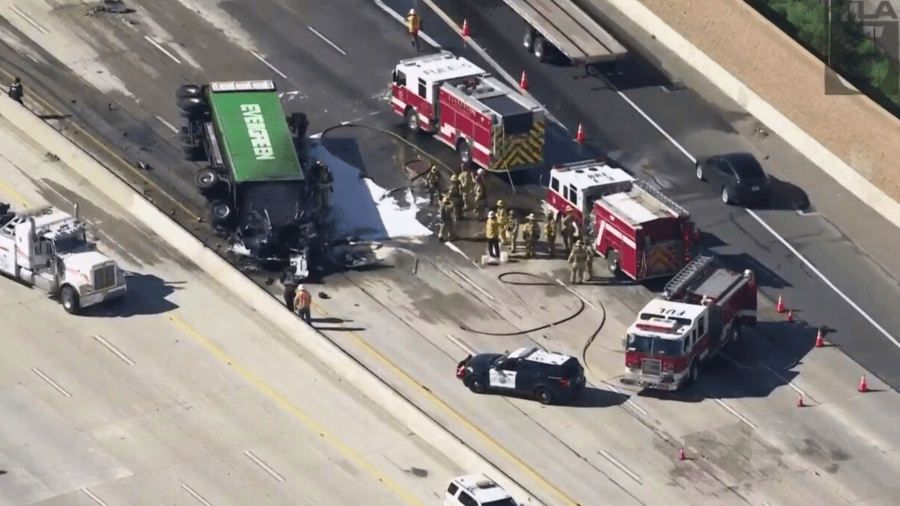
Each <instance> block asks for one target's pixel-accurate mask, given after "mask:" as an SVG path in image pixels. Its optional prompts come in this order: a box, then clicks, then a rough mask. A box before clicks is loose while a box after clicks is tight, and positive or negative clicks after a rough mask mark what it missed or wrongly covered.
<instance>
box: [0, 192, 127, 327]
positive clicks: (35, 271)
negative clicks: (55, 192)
mask: <svg viewBox="0 0 900 506" xmlns="http://www.w3.org/2000/svg"><path fill="white" fill-rule="evenodd" d="M0 272H2V273H3V274H5V275H6V276H9V277H11V278H13V279H16V280H19V281H22V282H24V283H26V284H28V285H31V286H35V287H37V288H40V289H41V290H44V291H45V292H47V293H49V294H50V295H51V296H54V297H59V299H60V302H62V305H63V308H65V310H66V312H68V313H71V314H78V313H80V312H81V310H82V309H84V308H86V307H89V306H93V305H96V304H100V303H102V302H105V301H109V300H114V299H120V298H122V297H124V296H125V291H126V285H125V273H124V271H122V269H120V268H119V266H118V265H117V264H116V262H115V260H112V259H111V258H109V257H108V256H106V255H104V254H103V253H100V252H99V251H97V245H96V244H95V243H93V242H89V241H88V240H87V233H86V229H85V226H84V223H82V222H81V221H80V220H79V219H78V205H77V204H76V205H75V215H74V216H72V215H70V214H68V213H65V212H63V211H61V210H59V209H56V208H54V207H43V208H39V209H34V210H30V211H24V212H20V213H14V212H9V206H8V205H6V204H0Z"/></svg>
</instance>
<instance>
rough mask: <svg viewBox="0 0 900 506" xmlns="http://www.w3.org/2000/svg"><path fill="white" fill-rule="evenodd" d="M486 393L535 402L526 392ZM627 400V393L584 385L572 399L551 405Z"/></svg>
mask: <svg viewBox="0 0 900 506" xmlns="http://www.w3.org/2000/svg"><path fill="white" fill-rule="evenodd" d="M486 395H493V396H497V397H507V398H511V399H521V400H525V401H532V402H535V403H537V402H538V401H537V399H535V398H534V397H532V396H530V395H526V394H513V393H508V392H499V391H491V392H488V393H487V394H486ZM627 400H628V395H625V394H621V393H618V392H613V391H610V390H605V389H602V388H594V387H592V386H585V387H584V390H582V391H581V393H580V394H579V395H578V397H577V398H576V399H574V400H569V401H563V400H560V401H554V402H553V403H552V404H551V406H561V407H571V408H610V407H614V406H618V405H620V404H623V403H624V402H625V401H627Z"/></svg>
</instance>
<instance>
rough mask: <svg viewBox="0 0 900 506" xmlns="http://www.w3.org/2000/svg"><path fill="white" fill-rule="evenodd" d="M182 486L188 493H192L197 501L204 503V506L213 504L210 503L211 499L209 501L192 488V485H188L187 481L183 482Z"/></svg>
mask: <svg viewBox="0 0 900 506" xmlns="http://www.w3.org/2000/svg"><path fill="white" fill-rule="evenodd" d="M181 488H182V489H183V490H184V491H185V492H187V493H188V494H191V497H193V498H194V499H196V500H197V502H199V503H200V504H202V505H203V506H213V505H212V503H210V502H209V501H207V500H206V499H204V498H203V496H202V495H200V494H198V493H197V492H196V491H195V490H194V489H192V488H191V487H189V486H188V485H187V483H182V484H181Z"/></svg>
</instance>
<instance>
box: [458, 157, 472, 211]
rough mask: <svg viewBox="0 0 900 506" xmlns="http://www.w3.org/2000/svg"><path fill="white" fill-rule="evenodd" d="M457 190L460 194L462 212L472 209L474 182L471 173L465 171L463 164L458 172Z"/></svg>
mask: <svg viewBox="0 0 900 506" xmlns="http://www.w3.org/2000/svg"><path fill="white" fill-rule="evenodd" d="M459 190H460V192H462V205H463V206H462V208H463V211H469V210H472V209H474V207H475V204H474V202H473V200H474V199H473V197H474V194H473V191H474V190H475V181H473V180H472V173H470V172H469V171H468V169H466V164H463V165H462V167H461V168H460V171H459Z"/></svg>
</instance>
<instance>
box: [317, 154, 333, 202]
mask: <svg viewBox="0 0 900 506" xmlns="http://www.w3.org/2000/svg"><path fill="white" fill-rule="evenodd" d="M316 166H317V168H318V172H319V174H318V177H317V178H316V179H317V181H316V186H317V188H316V189H317V196H318V199H319V202H318V204H319V209H320V210H322V211H324V210H325V209H327V208H328V206H329V205H331V202H330V199H329V196H330V194H331V193H334V187H333V186H332V183H333V182H334V178H333V177H332V176H331V170H329V169H328V166H327V165H325V164H324V163H323V162H321V161H319V162H316Z"/></svg>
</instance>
